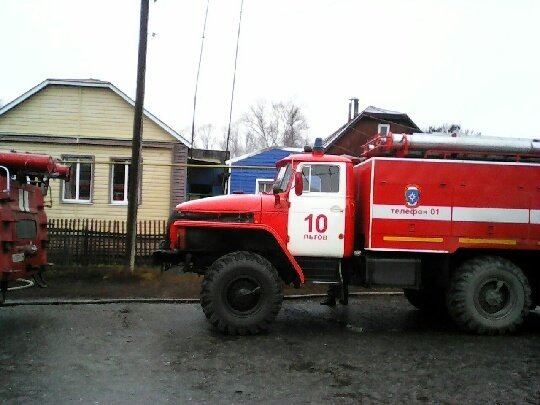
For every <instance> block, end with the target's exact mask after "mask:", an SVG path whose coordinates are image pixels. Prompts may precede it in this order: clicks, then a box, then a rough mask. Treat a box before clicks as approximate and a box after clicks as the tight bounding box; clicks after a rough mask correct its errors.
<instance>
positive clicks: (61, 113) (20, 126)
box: [0, 85, 172, 142]
mask: <svg viewBox="0 0 540 405" xmlns="http://www.w3.org/2000/svg"><path fill="white" fill-rule="evenodd" d="M134 113H135V110H134V108H133V107H132V106H131V105H130V104H129V103H127V102H126V101H125V100H124V99H123V98H122V97H120V96H119V95H118V94H116V93H114V92H113V91H112V90H110V89H108V88H96V87H75V86H61V85H50V86H47V87H45V88H44V89H42V90H41V91H39V92H38V93H36V94H34V95H33V96H32V97H30V98H28V99H27V100H25V101H24V102H23V103H21V104H20V105H18V106H16V107H15V108H13V109H11V110H10V111H8V112H6V113H5V114H4V115H2V117H1V119H0V133H13V132H16V133H18V134H21V135H24V134H41V135H60V136H84V137H96V138H111V139H115V138H130V139H131V138H132V136H133V117H134ZM171 138H172V135H170V134H168V133H166V132H165V131H164V130H163V129H162V128H160V127H159V126H158V125H157V124H156V123H154V122H153V121H151V120H150V119H149V118H148V117H144V119H143V139H145V140H156V141H168V142H170V141H171Z"/></svg>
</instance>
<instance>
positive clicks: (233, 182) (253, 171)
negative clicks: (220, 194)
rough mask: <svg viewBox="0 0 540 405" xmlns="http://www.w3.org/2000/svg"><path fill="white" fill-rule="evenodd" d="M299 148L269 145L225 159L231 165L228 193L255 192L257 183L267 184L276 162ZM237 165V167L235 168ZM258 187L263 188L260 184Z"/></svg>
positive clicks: (271, 178)
mask: <svg viewBox="0 0 540 405" xmlns="http://www.w3.org/2000/svg"><path fill="white" fill-rule="evenodd" d="M301 151H302V149H301V148H287V147H279V146H275V147H271V148H266V149H261V150H259V151H256V152H254V153H249V154H247V155H242V156H239V157H237V158H234V159H231V160H229V161H227V164H228V165H230V166H231V169H230V173H231V175H230V177H229V190H228V192H229V194H231V193H245V194H255V193H257V191H258V190H257V184H258V183H259V184H260V183H265V184H268V183H269V182H270V181H272V180H273V178H274V177H275V175H276V169H275V167H276V162H277V161H278V160H281V159H282V158H284V157H286V156H288V155H290V154H292V153H299V152H301ZM238 166H259V167H261V169H257V168H242V167H238ZM235 167H238V168H235ZM260 188H264V186H263V185H262V184H260Z"/></svg>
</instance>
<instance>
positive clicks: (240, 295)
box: [226, 278, 261, 313]
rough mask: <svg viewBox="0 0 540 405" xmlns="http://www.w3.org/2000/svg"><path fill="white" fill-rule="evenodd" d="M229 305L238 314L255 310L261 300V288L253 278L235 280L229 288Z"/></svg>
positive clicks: (227, 296)
mask: <svg viewBox="0 0 540 405" xmlns="http://www.w3.org/2000/svg"><path fill="white" fill-rule="evenodd" d="M226 298H227V303H228V304H229V306H230V307H231V308H232V309H233V310H234V311H236V312H239V313H248V312H250V311H252V310H254V309H255V308H256V307H257V305H258V304H259V301H260V299H261V287H260V285H259V284H258V283H257V282H256V281H255V280H253V279H251V278H240V279H236V280H233V281H232V282H231V283H230V284H229V286H228V288H227V294H226Z"/></svg>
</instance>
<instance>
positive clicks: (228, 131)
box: [225, 0, 244, 152]
mask: <svg viewBox="0 0 540 405" xmlns="http://www.w3.org/2000/svg"><path fill="white" fill-rule="evenodd" d="M243 8H244V0H242V2H241V3H240V17H239V19H238V35H237V37H236V53H235V55H234V73H233V82H232V91H231V108H230V110H229V128H228V129H227V142H226V143H225V152H228V151H229V140H230V138H231V120H232V110H233V101H234V88H235V85H236V66H237V62H238V45H239V43H240V28H241V26H242V9H243Z"/></svg>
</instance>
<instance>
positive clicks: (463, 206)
mask: <svg viewBox="0 0 540 405" xmlns="http://www.w3.org/2000/svg"><path fill="white" fill-rule="evenodd" d="M354 170H355V178H356V185H355V186H356V201H357V204H358V215H357V218H359V222H358V224H357V230H358V232H360V233H361V234H363V235H364V239H363V240H364V246H363V247H364V248H365V249H368V250H404V251H433V252H449V253H452V252H455V251H456V250H457V249H461V248H503V249H524V250H540V242H539V241H540V166H539V165H534V164H526V163H517V162H487V161H463V160H459V161H458V160H437V159H433V160H430V159H405V158H403V159H402V158H371V159H368V160H366V161H365V162H362V163H360V164H359V165H357V166H355V169H354Z"/></svg>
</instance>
